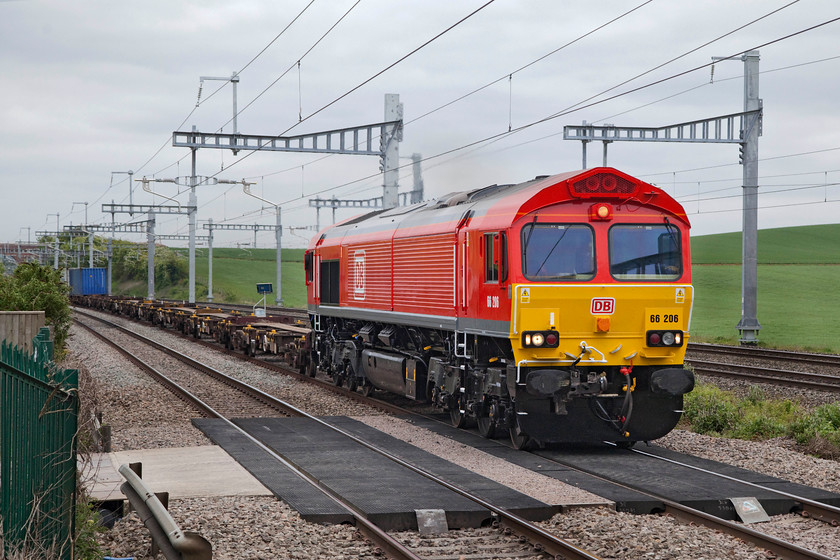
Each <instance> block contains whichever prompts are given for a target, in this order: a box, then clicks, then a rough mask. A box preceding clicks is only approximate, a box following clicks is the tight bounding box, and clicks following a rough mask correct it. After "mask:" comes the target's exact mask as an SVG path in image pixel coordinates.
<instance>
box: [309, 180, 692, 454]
mask: <svg viewBox="0 0 840 560" xmlns="http://www.w3.org/2000/svg"><path fill="white" fill-rule="evenodd" d="M689 227H690V226H689V223H688V219H687V217H686V215H685V212H684V211H683V209H682V207H681V206H680V205H679V204H678V203H677V202H676V201H674V200H673V199H672V198H671V197H669V196H668V195H667V194H666V193H664V192H663V191H662V190H660V189H658V188H656V187H654V186H652V185H649V184H646V183H643V182H641V181H639V180H637V179H634V178H632V177H630V176H628V175H626V174H624V173H621V172H619V171H617V170H615V169H612V168H596V169H591V170H587V171H581V172H572V173H566V174H562V175H555V176H551V177H537V178H536V179H534V180H532V181H528V182H525V183H521V184H516V185H493V186H490V187H486V188H483V189H479V190H476V191H471V192H465V193H454V194H452V195H448V196H445V197H441V198H440V199H436V200H433V201H430V202H425V203H421V204H417V205H414V206H410V207H401V208H393V209H389V210H380V211H375V212H372V213H370V214H367V215H364V216H360V217H357V218H353V219H350V220H347V221H345V222H342V223H340V224H337V225H335V226H332V227H330V228H327V229H325V230H323V231H322V232H320V233H319V234H318V235H317V236H316V237H315V238H313V240H312V242H311V244H310V246H309V248H308V250H307V252H306V258H305V260H306V274H307V293H308V304H309V312H310V318H311V321H312V326H313V329H314V331H315V332H314V343H313V356H312V358H313V364H317V366H318V367H320V368H322V369H324V370H325V371H327V372H328V373H329V375H331V376H332V377H333V379H334V380H335V381H336V383H346V384H348V385H349V386H352V387H355V386H361V387H363V388H364V389H365V390H371V389H372V388H373V387H378V388H380V389H385V390H388V391H392V392H396V393H399V394H403V395H407V396H409V397H411V398H415V399H418V400H430V401H433V402H435V403H437V404H440V405H441V406H442V407H444V408H446V409H448V410H449V412H450V415H451V418H452V421H453V423H455V424H456V425H464V424H465V423H466V422H467V421H468V420H471V419H474V420H475V421H477V423H478V427H479V430H480V431H481V433H482V434H484V435H485V436H488V437H489V436H492V435H494V434H495V433H496V432H497V431H498V430H500V429H505V430H509V431H510V433H511V436H512V438H513V441H514V443H515V444H516V445H517V446H518V447H523V446H525V445H527V444H528V442H529V441H531V440H536V441H539V442H543V443H548V442H555V441H602V440H604V439H608V440H613V441H617V442H623V443H629V442H634V441H637V440H647V439H653V438H656V437H661V436H662V435H664V434H665V433H667V432H668V431H670V430H671V429H672V428H673V426H674V425H675V424H676V421H677V420H678V419H679V410H680V409H681V406H682V395H683V394H684V393H685V392H687V391H690V390H691V388H692V387H693V377H692V375H691V373H690V372H688V371H687V370H685V369H683V358H684V354H685V347H684V342H685V339H687V337H688V332H687V331H688V325H689V320H690V312H691V300H692V287H691V269H690V253H689V243H688V240H689V237H688V229H689ZM634 402H635V403H636V405H637V406H635V407H634ZM634 409H635V412H633V410H634Z"/></svg>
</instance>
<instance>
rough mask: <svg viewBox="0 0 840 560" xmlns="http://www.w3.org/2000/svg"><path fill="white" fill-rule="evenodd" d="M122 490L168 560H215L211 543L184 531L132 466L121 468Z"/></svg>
mask: <svg viewBox="0 0 840 560" xmlns="http://www.w3.org/2000/svg"><path fill="white" fill-rule="evenodd" d="M120 474H121V475H123V477H124V478H125V480H126V482H125V483H124V484H123V485H122V486H120V490H122V493H123V494H125V495H126V497H127V498H128V501H129V502H130V503H131V506H132V507H133V508H134V510H135V511H136V512H137V514H138V515H139V516H140V520H141V521H143V525H145V526H146V528H147V529H148V530H149V533H151V535H152V540H154V542H155V544H157V546H158V547H159V548H160V551H161V552H163V555H164V556H165V557H166V560H211V558H212V557H213V551H212V547H211V545H210V543H209V542H208V541H207V539H205V538H204V537H202V536H201V535H199V534H197V533H193V532H190V531H181V529H180V528H179V527H178V525H177V524H176V523H175V520H174V519H172V516H171V515H169V512H168V511H166V508H165V507H163V504H162V503H161V502H160V500H159V499H158V498H157V496H155V495H154V493H153V492H152V491H151V490H149V488H148V487H147V486H146V484H145V483H144V482H143V480H142V479H141V478H140V477H139V476H137V474H136V473H135V472H134V471H133V470H131V467H129V466H128V465H121V466H120Z"/></svg>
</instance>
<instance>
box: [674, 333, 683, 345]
mask: <svg viewBox="0 0 840 560" xmlns="http://www.w3.org/2000/svg"><path fill="white" fill-rule="evenodd" d="M674 344H676V345H677V346H680V345H681V344H682V333H681V332H676V333H674Z"/></svg>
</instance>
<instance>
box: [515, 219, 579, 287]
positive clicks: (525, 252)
mask: <svg viewBox="0 0 840 560" xmlns="http://www.w3.org/2000/svg"><path fill="white" fill-rule="evenodd" d="M522 273H523V274H524V275H525V277H526V278H527V279H528V280H534V281H551V280H591V279H592V278H594V277H595V244H594V233H593V230H592V228H591V227H589V226H588V225H584V224H542V223H540V224H538V223H530V224H526V225H525V226H524V227H523V228H522Z"/></svg>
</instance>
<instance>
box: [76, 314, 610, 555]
mask: <svg viewBox="0 0 840 560" xmlns="http://www.w3.org/2000/svg"><path fill="white" fill-rule="evenodd" d="M83 314H84V315H88V314H86V313H83ZM97 319H99V320H101V321H102V322H104V323H109V324H111V322H110V321H108V320H106V319H101V318H97ZM115 326H116V327H118V328H120V329H122V330H123V331H125V332H126V333H128V334H130V335H132V336H135V337H137V338H140V339H143V340H144V341H145V340H146V337H143V336H142V335H140V334H138V333H134V332H133V331H131V330H129V329H125V328H124V327H121V326H119V325H115ZM185 338H188V337H185ZM150 342H151V343H152V344H153V345H154V346H156V347H162V348H167V347H166V346H165V345H162V344H160V343H157V342H155V341H150ZM171 351H172V352H175V351H174V350H171ZM246 357H248V356H246ZM183 358H184V360H182V361H185V363H189V364H192V363H193V362H195V363H197V364H200V362H196V361H195V360H193V359H192V358H189V357H187V356H184V357H183ZM179 359H181V358H179ZM263 363H264V362H263ZM200 365H202V366H203V367H209V366H205V365H204V364H200ZM261 365H262V364H261ZM211 369H212V368H211ZM219 373H220V374H221V372H219ZM221 375H224V374H221ZM295 376H296V377H297V378H298V379H305V377H304V376H301V375H299V374H295ZM325 386H329V385H326V384H325ZM342 394H351V393H350V392H349V391H346V392H343V393H342ZM264 395H265V396H266V397H267V398H269V399H272V400H274V401H277V402H278V403H282V405H281V406H283V407H284V408H287V409H288V410H291V411H294V413H295V415H296V416H303V417H306V418H308V419H310V420H312V421H314V422H317V423H319V424H321V425H322V426H325V427H327V428H329V429H331V430H333V431H335V432H336V433H339V434H341V435H343V436H344V437H347V438H349V439H351V440H352V441H354V442H355V443H357V444H358V445H361V446H363V447H365V448H367V449H369V450H371V451H373V452H375V453H378V454H380V455H382V456H383V457H386V458H388V459H390V460H391V461H393V462H394V463H396V464H398V465H400V466H402V467H404V468H407V469H409V470H411V471H412V472H414V473H416V474H419V475H421V476H423V477H425V478H427V479H429V480H431V481H432V482H434V483H436V484H438V485H440V486H443V487H444V488H447V489H448V490H451V491H453V492H455V493H457V494H459V495H461V496H463V497H464V498H467V499H469V500H471V501H473V502H475V503H476V504H478V505H480V506H482V507H484V508H486V509H487V510H488V511H490V512H491V513H492V514H493V515H494V516H495V517H496V519H497V520H498V522H499V524H500V525H501V526H502V527H505V528H509V529H510V530H512V531H514V532H516V533H518V534H520V535H522V536H524V537H525V538H526V539H528V540H529V541H531V542H532V543H534V545H535V546H536V547H537V548H538V549H540V550H541V551H545V552H547V553H548V554H552V555H554V556H559V557H562V558H568V559H570V560H597V559H598V557H597V556H595V555H592V554H590V553H589V552H587V551H585V550H583V549H580V548H578V547H576V546H575V545H573V544H571V543H569V542H567V541H565V540H563V539H560V538H559V537H557V536H555V535H552V534H551V533H549V532H547V531H545V530H543V529H541V528H540V527H539V526H537V525H536V524H534V523H531V522H529V521H528V520H526V519H524V518H522V517H520V516H518V515H516V514H514V513H511V512H509V511H507V510H506V509H504V508H501V507H498V506H496V505H494V504H492V503H491V502H488V501H486V500H484V499H483V498H481V497H479V496H476V495H474V494H471V493H470V492H468V491H466V490H463V489H461V488H459V487H458V486H456V485H454V484H451V483H450V482H448V481H446V480H444V479H442V478H440V477H438V476H436V475H434V474H432V473H430V472H428V471H426V470H425V469H422V468H420V467H418V466H416V465H414V464H412V463H410V462H408V461H406V460H404V459H402V458H400V457H398V456H396V455H394V454H393V453H390V452H388V451H386V450H384V449H381V448H379V447H377V446H375V445H373V444H371V443H369V442H367V441H365V440H363V439H362V438H360V437H358V436H356V435H354V434H352V433H350V432H347V431H346V430H344V429H342V428H340V427H338V426H334V425H332V424H330V423H329V422H327V421H325V420H323V419H321V418H318V417H316V416H312V415H310V414H308V413H306V412H304V411H302V410H300V409H298V408H297V407H295V406H294V405H292V404H290V403H287V402H285V401H282V400H280V399H277V398H275V397H273V396H271V395H268V394H267V393H264ZM359 396H360V397H361V395H359ZM364 402H367V403H368V404H369V400H367V399H365V401H364ZM399 410H400V411H401V412H402V413H403V414H405V413H406V411H405V409H399ZM220 418H222V417H221V416H220ZM222 419H223V420H225V421H226V422H227V420H226V419H224V418H222ZM231 425H233V424H232V423H231ZM237 430H238V431H242V430H240V429H239V428H238V427H237ZM243 433H244V432H243ZM248 437H249V439H252V440H253V439H254V438H253V437H252V436H250V435H249V436H248ZM255 441H256V440H255ZM260 447H262V448H265V449H268V448H266V447H265V446H264V445H262V444H260ZM271 454H272V456H276V454H275V453H273V452H271ZM281 462H283V463H284V464H287V462H285V461H281ZM301 472H305V471H301ZM307 476H308V473H307ZM316 482H317V481H316ZM317 486H318V488H321V487H320V483H318V484H317ZM327 490H328V489H327ZM324 491H325V493H326V490H324ZM330 492H331V491H330ZM348 506H349V507H348V511H350V512H351V514H353V515H354V516H355V514H356V510H355V507H354V506H352V505H349V504H348ZM358 513H359V515H362V514H361V512H358Z"/></svg>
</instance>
